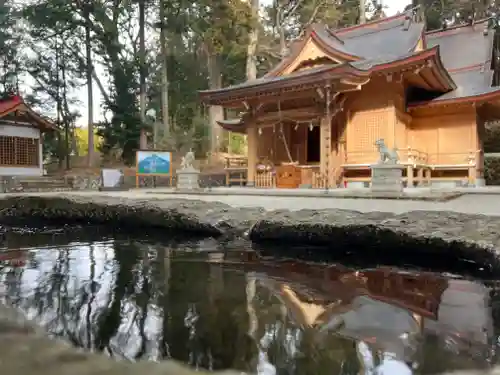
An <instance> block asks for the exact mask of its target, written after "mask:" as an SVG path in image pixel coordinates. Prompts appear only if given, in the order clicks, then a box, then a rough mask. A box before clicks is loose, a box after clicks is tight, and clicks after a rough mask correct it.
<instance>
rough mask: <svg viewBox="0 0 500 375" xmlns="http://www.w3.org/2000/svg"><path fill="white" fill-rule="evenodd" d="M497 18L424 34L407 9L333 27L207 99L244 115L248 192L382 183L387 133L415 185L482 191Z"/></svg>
mask: <svg viewBox="0 0 500 375" xmlns="http://www.w3.org/2000/svg"><path fill="white" fill-rule="evenodd" d="M494 26H495V22H494V20H492V19H487V20H482V21H476V22H474V23H471V24H467V25H460V26H454V27H449V28H446V29H442V30H438V31H431V32H427V33H426V32H424V24H423V23H419V22H416V21H415V19H414V17H413V13H412V12H411V11H410V12H407V13H403V14H400V15H397V16H394V17H388V18H384V19H381V20H377V21H374V22H370V23H366V24H363V25H357V26H352V27H347V28H343V29H338V30H331V29H329V28H328V27H326V26H325V25H313V26H311V27H310V28H309V29H308V30H307V32H306V33H305V35H304V37H303V38H301V39H300V40H298V41H296V42H294V43H293V44H292V46H291V48H290V52H289V54H288V56H286V57H285V58H284V59H283V60H282V61H281V62H280V63H279V64H278V65H277V66H276V67H275V68H274V69H272V70H271V71H269V72H268V73H267V74H266V75H264V76H263V77H262V78H259V79H257V80H255V81H251V82H245V83H243V84H239V85H235V86H231V87H227V88H223V89H219V90H207V91H202V92H201V93H200V96H201V99H202V101H203V102H205V103H207V104H209V105H217V106H222V107H224V108H227V109H232V110H236V111H239V113H240V117H239V118H237V119H231V120H224V121H221V122H220V123H219V124H220V126H222V127H223V128H224V129H226V130H229V131H232V132H240V133H246V134H247V140H248V165H247V185H248V186H262V187H271V186H278V187H299V186H312V187H326V186H328V187H344V186H349V185H351V186H352V185H358V186H359V185H360V184H362V185H364V186H366V185H367V184H368V183H369V181H370V175H371V171H370V165H371V164H373V163H375V162H376V161H377V159H378V154H377V149H376V146H375V145H374V143H375V141H376V140H378V139H380V138H382V139H384V141H385V143H386V145H387V146H388V147H389V148H391V149H392V148H395V149H397V151H398V154H399V158H400V163H401V164H404V165H405V166H406V172H405V184H406V186H418V185H421V184H427V183H429V182H431V183H432V184H453V185H454V186H455V185H456V184H459V185H467V186H478V185H482V184H483V183H484V179H483V148H482V141H483V134H484V123H485V122H486V121H489V120H493V119H497V118H499V117H500V86H498V77H497V74H496V67H497V66H498V64H497V61H498V59H499V58H500V56H499V55H498V46H497V44H498V41H497V38H496V37H495V30H494Z"/></svg>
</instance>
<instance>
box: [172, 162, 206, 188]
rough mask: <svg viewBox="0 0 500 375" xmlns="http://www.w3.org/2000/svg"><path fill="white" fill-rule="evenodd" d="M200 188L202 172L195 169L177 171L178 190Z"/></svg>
mask: <svg viewBox="0 0 500 375" xmlns="http://www.w3.org/2000/svg"><path fill="white" fill-rule="evenodd" d="M199 188H200V171H199V170H197V169H194V168H193V167H188V168H184V169H181V170H178V171H177V189H178V190H197V189H199Z"/></svg>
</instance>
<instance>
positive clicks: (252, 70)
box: [246, 0, 259, 81]
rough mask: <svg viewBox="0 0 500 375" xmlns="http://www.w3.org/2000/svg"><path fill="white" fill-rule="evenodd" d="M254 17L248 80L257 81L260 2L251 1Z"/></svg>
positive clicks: (247, 70) (249, 44)
mask: <svg viewBox="0 0 500 375" xmlns="http://www.w3.org/2000/svg"><path fill="white" fill-rule="evenodd" d="M249 1H250V9H251V15H252V30H250V33H249V34H248V47H247V65H246V73H247V80H249V81H253V80H255V79H257V56H256V55H257V43H258V40H259V0H249Z"/></svg>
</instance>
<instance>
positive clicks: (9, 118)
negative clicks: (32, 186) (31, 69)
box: [0, 96, 56, 176]
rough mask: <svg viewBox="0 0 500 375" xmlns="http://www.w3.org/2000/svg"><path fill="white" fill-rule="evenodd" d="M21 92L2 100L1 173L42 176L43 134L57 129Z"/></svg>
mask: <svg viewBox="0 0 500 375" xmlns="http://www.w3.org/2000/svg"><path fill="white" fill-rule="evenodd" d="M55 129H56V126H55V124H53V123H52V122H50V121H49V120H47V119H45V118H43V117H42V116H40V115H39V114H37V113H36V112H34V111H33V110H32V109H31V108H30V107H29V106H28V105H27V104H26V103H25V102H24V101H23V99H22V98H21V97H19V96H12V97H9V98H6V99H1V100H0V176H42V175H43V154H42V147H43V141H42V134H43V133H44V132H46V131H52V130H55Z"/></svg>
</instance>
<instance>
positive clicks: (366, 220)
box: [0, 193, 500, 270]
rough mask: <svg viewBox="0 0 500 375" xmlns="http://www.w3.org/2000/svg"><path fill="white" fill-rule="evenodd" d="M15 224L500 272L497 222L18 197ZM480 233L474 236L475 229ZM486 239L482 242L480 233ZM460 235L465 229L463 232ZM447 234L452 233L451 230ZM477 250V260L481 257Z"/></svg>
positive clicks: (4, 208) (11, 209) (9, 206)
mask: <svg viewBox="0 0 500 375" xmlns="http://www.w3.org/2000/svg"><path fill="white" fill-rule="evenodd" d="M14 218H29V219H40V220H42V221H44V222H47V223H54V224H57V223H70V222H74V223H83V224H102V225H106V226H112V227H115V228H121V229H123V228H130V229H138V230H145V229H151V230H153V229H155V228H156V229H160V230H161V231H165V232H166V231H170V232H172V233H175V234H181V233H182V234H189V235H199V236H202V237H221V236H222V237H235V236H239V237H244V238H248V239H250V240H251V241H252V242H254V243H263V242H269V241H271V242H282V243H288V244H302V245H319V246H327V247H328V246H330V247H332V246H333V247H335V246H336V245H338V243H339V241H341V242H342V241H343V242H344V243H346V242H347V243H348V244H351V245H354V246H358V245H360V243H362V242H364V243H369V244H373V243H376V242H380V241H382V242H384V241H385V242H386V243H387V244H391V246H398V244H399V245H400V246H405V245H408V244H411V243H412V242H414V243H415V245H419V246H421V245H424V246H430V245H432V246H436V247H439V248H448V250H449V251H451V250H453V251H457V250H459V251H461V252H462V253H464V254H465V255H466V256H467V257H470V258H472V259H475V258H477V257H479V260H480V261H482V262H490V263H493V265H494V266H495V267H498V269H499V270H500V256H499V254H500V251H499V247H500V246H499V245H500V217H499V218H493V217H487V216H484V215H468V214H458V213H446V212H426V211H418V212H417V213H407V214H403V215H395V214H391V213H383V212H372V213H361V212H357V211H348V210H340V209H335V210H300V211H288V210H275V211H266V210H265V209H263V208H258V207H254V208H248V207H246V208H236V207H231V206H229V205H227V204H224V203H220V202H205V201H201V200H200V201H199V200H186V199H175V198H170V199H158V198H156V199H155V198H150V199H145V198H125V197H112V196H106V195H98V194H93V195H76V194H71V193H68V194H65V193H61V194H57V195H55V194H48V195H44V194H18V195H5V196H3V197H0V224H1V223H2V222H3V223H5V222H6V221H8V220H11V219H14ZM471 222H473V223H475V225H476V227H477V228H476V230H475V228H474V227H471V225H470V223H471ZM485 226H487V227H491V230H490V232H491V233H489V234H488V235H482V236H478V235H477V233H479V231H480V230H481V228H482V227H485ZM462 227H463V229H462ZM447 228H451V229H450V230H448V229H447ZM478 249H480V250H481V251H480V252H477V251H476V250H478Z"/></svg>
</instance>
